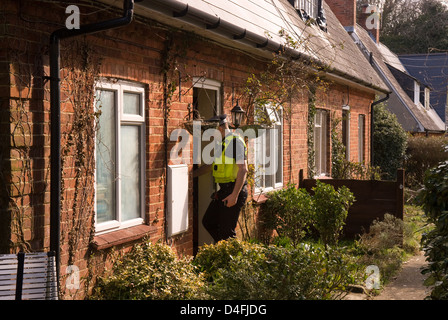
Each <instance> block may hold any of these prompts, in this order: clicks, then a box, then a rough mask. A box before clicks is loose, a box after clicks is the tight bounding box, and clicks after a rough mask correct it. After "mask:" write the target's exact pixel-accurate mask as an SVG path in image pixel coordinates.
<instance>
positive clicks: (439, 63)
mask: <svg viewBox="0 0 448 320" xmlns="http://www.w3.org/2000/svg"><path fill="white" fill-rule="evenodd" d="M398 57H399V58H400V61H401V63H402V64H403V65H404V66H405V67H406V69H407V70H408V72H409V73H410V74H411V75H413V76H414V77H416V78H417V79H419V80H420V81H422V82H425V83H427V84H429V85H430V86H431V88H432V89H433V90H432V92H431V100H430V101H431V105H432V106H433V108H434V109H435V110H436V111H437V114H438V115H439V116H440V117H441V118H442V119H445V118H446V115H445V108H446V104H447V102H446V101H447V89H448V53H430V54H407V55H399V56H398ZM445 120H448V119H445Z"/></svg>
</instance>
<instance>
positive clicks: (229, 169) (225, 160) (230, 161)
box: [213, 134, 247, 183]
mask: <svg viewBox="0 0 448 320" xmlns="http://www.w3.org/2000/svg"><path fill="white" fill-rule="evenodd" d="M233 139H239V140H240V141H241V142H242V143H243V146H244V152H245V154H247V150H246V144H245V143H244V140H243V138H241V137H240V136H237V135H233V134H229V135H228V136H226V137H225V139H224V142H223V143H222V144H223V148H222V152H221V154H218V155H215V161H214V162H213V177H214V178H215V182H216V183H228V182H234V181H235V180H236V176H237V175H238V164H237V163H236V162H235V158H233V157H232V158H231V157H227V156H226V150H227V148H228V147H229V146H230V145H231V144H232V143H233ZM235 149H236V148H235ZM235 152H236V150H233V154H235Z"/></svg>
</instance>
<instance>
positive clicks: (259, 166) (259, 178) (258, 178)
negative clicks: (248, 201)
mask: <svg viewBox="0 0 448 320" xmlns="http://www.w3.org/2000/svg"><path fill="white" fill-rule="evenodd" d="M266 134H267V132H265V133H264V134H263V135H260V136H259V137H258V138H256V139H255V141H254V147H255V187H257V188H262V187H264V169H263V161H264V158H263V155H264V148H263V145H264V137H265V136H266Z"/></svg>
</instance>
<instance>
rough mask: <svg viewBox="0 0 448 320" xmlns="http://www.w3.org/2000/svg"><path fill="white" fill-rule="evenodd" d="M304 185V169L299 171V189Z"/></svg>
mask: <svg viewBox="0 0 448 320" xmlns="http://www.w3.org/2000/svg"><path fill="white" fill-rule="evenodd" d="M302 185H303V169H300V170H299V187H298V188H299V189H300V188H302Z"/></svg>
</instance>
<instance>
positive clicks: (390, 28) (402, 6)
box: [357, 0, 448, 54]
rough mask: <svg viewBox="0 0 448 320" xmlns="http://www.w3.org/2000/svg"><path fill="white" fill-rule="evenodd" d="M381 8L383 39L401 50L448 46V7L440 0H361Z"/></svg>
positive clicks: (415, 50) (424, 49)
mask: <svg viewBox="0 0 448 320" xmlns="http://www.w3.org/2000/svg"><path fill="white" fill-rule="evenodd" d="M357 2H358V11H359V10H361V6H360V4H375V5H377V6H379V7H380V12H381V33H380V36H381V42H383V43H384V44H385V45H387V46H388V47H389V48H390V49H391V50H392V51H393V52H395V53H398V54H405V53H409V54H415V53H428V52H431V51H432V50H433V51H446V50H448V8H447V7H446V5H444V4H443V3H442V1H438V0H387V1H384V0H358V1H357Z"/></svg>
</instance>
